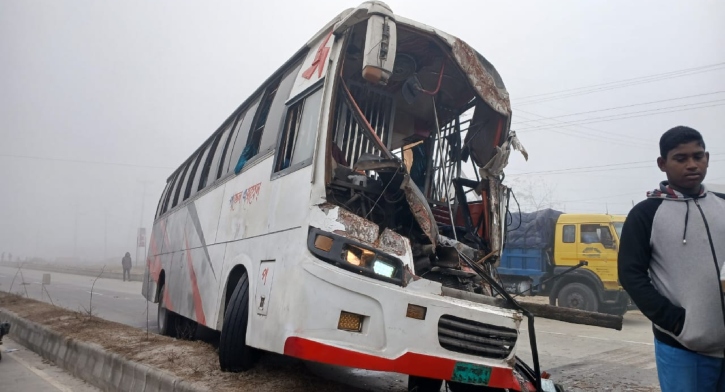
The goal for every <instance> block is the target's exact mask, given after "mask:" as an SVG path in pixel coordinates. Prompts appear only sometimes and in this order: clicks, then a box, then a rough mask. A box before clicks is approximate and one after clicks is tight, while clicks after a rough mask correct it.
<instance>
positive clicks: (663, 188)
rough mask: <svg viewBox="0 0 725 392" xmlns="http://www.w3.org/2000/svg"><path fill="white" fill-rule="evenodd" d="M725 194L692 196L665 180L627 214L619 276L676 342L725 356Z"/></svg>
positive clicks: (662, 337)
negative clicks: (724, 273) (722, 279)
mask: <svg viewBox="0 0 725 392" xmlns="http://www.w3.org/2000/svg"><path fill="white" fill-rule="evenodd" d="M724 261H725V195H722V194H718V193H714V192H708V191H707V190H706V189H705V187H704V186H703V187H702V191H701V193H700V194H699V195H697V196H685V195H683V194H681V193H679V192H677V191H674V190H673V189H671V188H670V187H669V186H668V185H667V183H666V182H663V183H662V184H661V185H660V188H659V189H656V190H654V191H652V192H649V193H648V194H647V200H645V201H643V202H641V203H639V204H637V205H636V206H635V207H634V208H633V209H632V211H630V213H629V215H628V216H627V220H626V221H625V223H624V227H623V229H622V239H621V245H620V249H619V259H618V268H619V280H620V283H621V284H622V287H624V289H625V290H626V291H627V293H629V295H630V297H631V298H632V300H633V301H634V303H635V304H636V305H637V306H638V307H639V308H640V310H641V311H642V313H644V315H645V316H647V317H648V318H649V319H650V320H651V321H652V323H653V326H654V334H655V337H656V338H657V339H658V340H659V341H661V342H663V343H665V344H668V345H670V346H673V347H678V348H682V349H686V350H689V351H694V352H697V353H701V354H704V355H708V356H713V357H720V358H722V357H723V356H725V296H724V295H723V291H722V287H721V284H720V276H721V273H722V270H723V262H724Z"/></svg>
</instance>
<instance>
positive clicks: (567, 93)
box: [517, 63, 725, 105]
mask: <svg viewBox="0 0 725 392" xmlns="http://www.w3.org/2000/svg"><path fill="white" fill-rule="evenodd" d="M724 65H725V63H716V64H711V65H705V66H701V67H694V68H688V69H682V70H679V71H671V72H665V73H661V74H654V75H649V76H642V77H637V78H630V79H623V80H619V81H614V82H608V83H602V84H597V85H591V86H585V87H577V88H572V89H567V90H560V91H556V92H551V93H544V94H537V95H529V96H526V97H522V98H521V99H522V100H523V101H522V102H521V101H518V102H517V104H518V105H528V104H533V103H540V102H547V101H553V100H558V99H564V98H569V97H573V96H578V95H585V94H592V93H595V92H600V91H608V90H613V89H618V88H624V87H630V86H636V85H640V84H645V83H651V82H656V81H660V80H665V79H671V78H678V77H683V76H690V75H696V74H699V73H703V72H712V71H719V70H722V69H725V68H723V66H724Z"/></svg>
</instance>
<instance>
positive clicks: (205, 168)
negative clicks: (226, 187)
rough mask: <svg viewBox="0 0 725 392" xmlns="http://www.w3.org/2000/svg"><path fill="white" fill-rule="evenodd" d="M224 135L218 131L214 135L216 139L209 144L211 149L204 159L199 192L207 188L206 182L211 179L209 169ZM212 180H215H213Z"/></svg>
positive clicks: (198, 187)
mask: <svg viewBox="0 0 725 392" xmlns="http://www.w3.org/2000/svg"><path fill="white" fill-rule="evenodd" d="M222 136H225V134H224V133H218V134H217V135H216V137H214V140H213V141H212V142H211V145H209V149H208V150H207V152H208V154H206V159H205V160H204V165H203V166H202V168H201V175H200V176H199V185H198V186H197V188H196V190H197V192H198V191H201V190H202V189H204V188H206V184H207V181H208V179H209V169H210V168H211V163H212V161H214V154H215V153H216V151H217V147H218V146H219V140H221V138H222ZM217 162H219V158H218V157H217ZM212 182H214V181H213V180H212Z"/></svg>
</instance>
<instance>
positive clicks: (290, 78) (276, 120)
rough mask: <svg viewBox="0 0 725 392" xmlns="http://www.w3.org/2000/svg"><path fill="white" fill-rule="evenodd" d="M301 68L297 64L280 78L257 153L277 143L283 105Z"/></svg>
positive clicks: (271, 147) (283, 110)
mask: <svg viewBox="0 0 725 392" xmlns="http://www.w3.org/2000/svg"><path fill="white" fill-rule="evenodd" d="M301 67H302V63H301V62H299V63H297V64H296V65H294V66H292V67H291V68H290V69H289V70H288V71H287V73H285V75H284V76H283V77H282V81H281V82H280V83H279V87H277V92H276V93H275V94H274V100H273V101H272V105H271V106H270V108H269V113H268V114H267V121H266V124H264V131H263V132H262V137H261V140H260V141H259V142H257V143H258V146H257V152H258V153H265V152H267V151H269V150H271V149H273V148H274V146H275V144H276V143H277V139H278V137H279V132H280V131H281V128H282V121H283V120H284V114H285V110H286V105H285V104H286V102H287V101H288V100H289V98H290V93H291V92H292V87H293V86H294V84H295V79H296V78H297V74H298V73H299V71H300V68H301Z"/></svg>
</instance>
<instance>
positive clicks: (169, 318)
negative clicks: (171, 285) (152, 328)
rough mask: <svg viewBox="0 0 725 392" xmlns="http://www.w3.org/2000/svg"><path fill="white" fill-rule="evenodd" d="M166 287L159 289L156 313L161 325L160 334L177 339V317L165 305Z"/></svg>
mask: <svg viewBox="0 0 725 392" xmlns="http://www.w3.org/2000/svg"><path fill="white" fill-rule="evenodd" d="M164 287H165V285H162V286H161V287H159V305H158V309H157V312H156V314H157V318H158V323H159V333H160V334H162V335H164V336H171V337H175V336H176V324H177V317H176V314H175V313H174V312H172V311H170V310H168V309H166V306H165V305H164Z"/></svg>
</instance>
